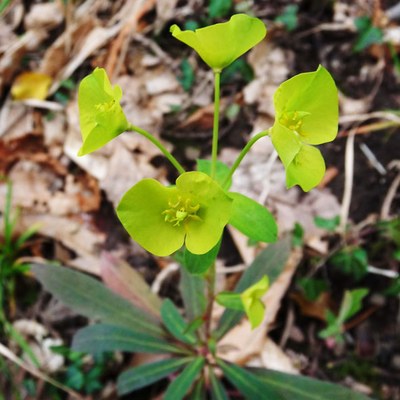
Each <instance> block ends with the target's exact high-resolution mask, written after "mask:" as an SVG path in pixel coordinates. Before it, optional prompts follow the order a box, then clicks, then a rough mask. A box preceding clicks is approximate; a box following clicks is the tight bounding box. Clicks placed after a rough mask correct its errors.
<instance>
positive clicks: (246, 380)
mask: <svg viewBox="0 0 400 400" xmlns="http://www.w3.org/2000/svg"><path fill="white" fill-rule="evenodd" d="M217 363H218V365H219V366H220V367H221V369H222V371H223V373H224V375H225V377H226V378H227V379H228V381H229V382H230V383H231V384H232V385H233V386H235V387H236V388H237V389H238V390H239V392H240V393H242V395H243V396H244V397H245V398H246V399H249V400H261V399H273V400H287V399H286V397H285V396H284V395H281V394H280V393H279V392H278V391H276V390H275V388H273V387H272V386H270V385H266V384H264V383H263V382H261V381H260V380H259V379H258V378H257V377H256V376H255V375H253V374H252V373H250V372H248V371H247V370H245V369H244V368H241V367H239V366H237V365H235V364H228V363H225V362H223V361H222V360H217ZM296 400H297V399H296Z"/></svg>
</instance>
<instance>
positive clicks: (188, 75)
mask: <svg viewBox="0 0 400 400" xmlns="http://www.w3.org/2000/svg"><path fill="white" fill-rule="evenodd" d="M180 68H181V76H180V78H179V82H180V84H181V85H182V88H183V90H184V91H185V92H188V91H189V90H190V89H191V88H192V86H193V83H194V79H195V74H194V70H193V67H192V66H191V64H190V62H189V61H188V60H187V58H185V59H183V60H182V62H181V65H180Z"/></svg>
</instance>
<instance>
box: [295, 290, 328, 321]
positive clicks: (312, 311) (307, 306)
mask: <svg viewBox="0 0 400 400" xmlns="http://www.w3.org/2000/svg"><path fill="white" fill-rule="evenodd" d="M290 298H291V299H293V300H294V301H295V302H296V303H297V304H298V305H299V306H300V310H301V313H302V314H303V315H306V316H307V317H312V318H317V319H319V320H321V321H326V311H327V310H329V309H333V308H332V306H333V305H332V301H331V296H330V294H329V293H328V292H323V293H321V295H320V296H319V297H318V299H317V300H316V301H310V300H308V299H306V298H305V297H304V296H303V295H302V294H301V293H298V292H297V293H291V294H290Z"/></svg>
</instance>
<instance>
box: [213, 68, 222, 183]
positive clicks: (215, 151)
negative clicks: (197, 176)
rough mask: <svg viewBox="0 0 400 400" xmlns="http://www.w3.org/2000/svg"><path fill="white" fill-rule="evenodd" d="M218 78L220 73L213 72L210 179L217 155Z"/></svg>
mask: <svg viewBox="0 0 400 400" xmlns="http://www.w3.org/2000/svg"><path fill="white" fill-rule="evenodd" d="M220 77H221V71H214V124H213V138H212V150H211V178H214V177H215V172H216V166H217V155H218V130H219V98H220Z"/></svg>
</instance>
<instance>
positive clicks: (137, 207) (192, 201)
mask: <svg viewBox="0 0 400 400" xmlns="http://www.w3.org/2000/svg"><path fill="white" fill-rule="evenodd" d="M231 204H232V200H231V199H230V198H229V197H228V195H227V194H226V193H225V192H224V191H223V190H222V189H221V187H220V186H219V185H218V184H217V183H216V182H215V181H214V180H213V179H211V178H210V177H209V176H208V175H206V174H204V173H202V172H197V171H192V172H186V173H184V174H182V175H180V176H179V177H178V179H177V180H176V186H174V187H165V186H163V185H161V184H160V183H159V182H158V181H156V180H154V179H143V180H142V181H140V182H139V183H137V184H136V185H134V186H133V187H132V188H131V189H129V190H128V192H126V193H125V195H124V196H123V198H122V200H121V202H120V203H119V205H118V207H117V215H118V218H119V219H120V221H121V222H122V224H123V226H124V227H125V229H126V230H127V231H128V233H129V234H130V235H131V236H132V238H133V239H134V240H135V241H136V242H138V243H139V244H140V245H141V246H142V247H144V248H145V249H146V250H147V251H149V252H151V253H153V254H155V255H157V256H168V255H170V254H172V253H173V252H175V251H177V250H178V249H180V248H181V247H182V245H183V244H185V245H186V247H187V249H188V250H189V251H190V252H191V253H193V254H205V253H207V252H208V251H209V250H211V249H212V248H213V247H214V246H215V245H216V244H217V243H218V241H219V240H220V238H221V235H222V231H223V229H224V226H225V225H226V224H227V223H228V221H229V218H230V216H231Z"/></svg>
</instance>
